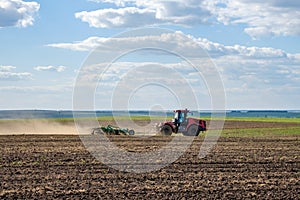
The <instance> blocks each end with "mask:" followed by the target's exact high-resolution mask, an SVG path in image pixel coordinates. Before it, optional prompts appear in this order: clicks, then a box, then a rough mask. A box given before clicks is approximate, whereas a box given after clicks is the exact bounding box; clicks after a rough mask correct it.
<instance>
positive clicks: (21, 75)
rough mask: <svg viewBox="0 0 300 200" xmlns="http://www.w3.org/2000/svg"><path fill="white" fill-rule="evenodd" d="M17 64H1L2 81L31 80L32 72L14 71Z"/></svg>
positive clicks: (0, 76)
mask: <svg viewBox="0 0 300 200" xmlns="http://www.w3.org/2000/svg"><path fill="white" fill-rule="evenodd" d="M14 69H16V67H15V66H9V65H7V66H2V65H1V66H0V81H19V80H30V79H32V76H33V75H32V74H31V73H29V72H14V71H13V70H14Z"/></svg>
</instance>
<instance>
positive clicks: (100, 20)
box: [75, 7, 157, 28]
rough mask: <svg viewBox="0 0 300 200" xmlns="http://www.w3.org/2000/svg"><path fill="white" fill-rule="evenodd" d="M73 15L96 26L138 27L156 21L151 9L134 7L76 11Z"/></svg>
mask: <svg viewBox="0 0 300 200" xmlns="http://www.w3.org/2000/svg"><path fill="white" fill-rule="evenodd" d="M75 17H76V18H79V19H81V20H82V21H84V22H88V23H89V25H90V26H92V27H97V28H110V27H138V26H143V25H145V24H151V25H153V24H156V23H157V20H156V18H155V12H154V11H153V10H150V9H139V8H135V7H127V8H119V9H112V8H110V9H101V10H96V11H91V12H87V11H83V12H79V13H76V14H75Z"/></svg>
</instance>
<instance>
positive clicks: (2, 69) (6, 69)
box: [0, 65, 16, 72]
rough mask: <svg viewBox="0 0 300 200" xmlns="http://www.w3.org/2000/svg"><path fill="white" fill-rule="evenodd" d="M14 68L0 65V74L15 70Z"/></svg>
mask: <svg viewBox="0 0 300 200" xmlns="http://www.w3.org/2000/svg"><path fill="white" fill-rule="evenodd" d="M15 68H16V67H15V66H10V65H5V66H4V65H0V72H7V71H11V70H13V69H15Z"/></svg>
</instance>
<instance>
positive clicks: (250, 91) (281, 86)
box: [51, 32, 300, 108]
mask: <svg viewBox="0 0 300 200" xmlns="http://www.w3.org/2000/svg"><path fill="white" fill-rule="evenodd" d="M100 44H101V45H104V44H105V45H104V46H102V47H104V48H99V49H97V52H98V51H99V55H103V54H104V53H112V54H113V55H118V53H119V49H126V48H127V49H128V51H130V50H132V49H137V48H139V47H141V46H148V47H151V46H156V47H157V46H161V48H162V49H163V48H164V47H168V48H166V49H173V51H174V52H177V53H179V54H180V53H181V52H183V53H184V55H188V56H190V57H191V58H193V59H194V58H198V57H197V56H199V53H198V52H197V51H196V50H197V49H198V48H197V46H201V47H202V48H203V49H204V50H206V51H207V52H208V54H209V55H210V56H211V59H212V60H213V62H214V63H215V64H216V66H217V68H218V70H219V72H220V73H221V77H222V80H223V82H224V84H225V90H226V92H227V93H228V97H229V101H230V102H239V101H241V102H245V103H243V104H241V106H242V107H245V108H246V107H247V105H251V106H250V107H253V108H258V107H254V104H255V102H257V101H255V99H254V97H258V98H262V100H259V101H261V102H264V103H263V104H262V105H261V106H260V105H259V106H260V107H259V108H264V107H268V103H267V101H268V100H267V99H268V98H272V96H276V97H280V96H281V93H284V95H285V97H284V98H285V99H288V98H293V94H295V93H299V90H298V88H299V85H300V78H299V74H300V71H299V69H300V56H299V54H290V53H288V52H285V51H283V50H281V49H275V48H269V47H248V46H242V45H233V46H228V45H224V44H220V43H216V42H212V41H209V40H208V39H205V38H195V37H193V36H191V35H184V34H183V33H182V32H174V33H164V34H160V35H146V36H139V37H124V38H112V39H109V38H98V39H97V38H96V37H93V39H90V38H89V39H86V40H84V41H82V42H78V41H77V42H75V43H64V44H53V45H51V46H55V47H59V48H67V49H71V50H78V49H80V50H86V51H88V50H91V49H93V48H95V46H97V45H100ZM150 53H151V52H150ZM152 53H153V56H152V54H151V57H153V58H155V56H158V53H157V52H156V53H155V52H152ZM144 55H145V54H141V55H140V56H141V57H142V56H144ZM141 59H142V58H140V57H139V59H138V61H139V62H140V63H139V64H143V65H144V66H147V67H148V68H150V69H151V67H150V64H151V63H143V62H142V60H141ZM162 60H164V59H162ZM123 61H124V60H123ZM158 63H159V61H158ZM158 63H156V65H158ZM125 64H126V63H118V66H119V67H118V68H116V69H117V70H115V71H107V74H106V75H105V77H103V78H104V79H102V80H103V81H104V82H105V86H107V87H110V88H111V87H113V86H114V85H116V83H117V82H118V81H119V80H121V78H122V76H121V75H120V73H121V74H122V73H123V71H122V70H126V69H127V68H126V65H127V66H137V64H136V63H135V64H134V63H131V64H129V63H127V64H126V65H125ZM166 65H170V67H172V68H176V69H182V70H178V72H179V73H180V74H183V75H184V77H187V80H189V82H190V84H191V85H194V84H197V83H198V82H197V80H199V77H195V76H192V74H193V73H192V72H190V71H188V70H187V71H185V69H186V67H184V66H182V65H180V63H176V64H174V62H173V64H171V63H167V64H166ZM200 65H201V66H202V65H204V64H203V63H202V62H200V63H199V66H200ZM105 66H107V65H105ZM160 66H165V65H164V64H163V63H161V65H160ZM176 66H177V67H176ZM202 69H203V70H205V67H202ZM90 70H91V71H88V72H87V74H89V77H87V79H89V78H91V76H90V75H94V76H95V77H94V78H99V76H97V74H99V73H97V72H98V71H97V69H96V66H95V68H91V69H90ZM145 74H146V75H147V74H148V73H145ZM163 74H168V73H167V72H164V73H163ZM204 74H206V75H207V74H209V72H205V73H204ZM148 75H149V74H148ZM152 77H153V76H152ZM140 78H143V79H145V75H144V76H140V75H138V74H135V76H132V79H133V80H139V79H140ZM171 78H172V76H171ZM96 80H97V79H96ZM174 80H177V79H174ZM174 80H170V82H168V83H170V84H171V83H172V81H174ZM165 81H166V82H167V81H169V79H168V78H167V79H166V80H165ZM285 91H292V92H285ZM235 97H236V98H237V99H235ZM287 102H292V101H291V100H290V101H287ZM277 103H278V102H277ZM274 105H275V104H274ZM276 106H277V107H278V108H281V107H280V105H279V104H276ZM248 107H249V106H248ZM230 108H235V105H233V103H232V104H231V105H230Z"/></svg>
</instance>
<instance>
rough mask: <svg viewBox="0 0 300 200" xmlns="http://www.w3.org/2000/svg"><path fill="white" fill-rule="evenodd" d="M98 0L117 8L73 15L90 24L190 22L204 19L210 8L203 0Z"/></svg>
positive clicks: (197, 22) (131, 25)
mask: <svg viewBox="0 0 300 200" xmlns="http://www.w3.org/2000/svg"><path fill="white" fill-rule="evenodd" d="M93 1H95V2H99V3H114V4H115V5H116V6H118V7H119V8H105V9H99V10H95V11H82V12H78V13H75V17H76V18H79V19H81V20H82V21H84V22H87V23H89V25H90V26H92V27H97V28H113V27H140V26H149V25H157V24H178V25H184V26H191V25H194V24H203V23H207V21H208V18H209V17H210V12H209V11H208V10H206V9H204V8H203V6H202V1H199V0H187V1H178V0H173V1H161V0H159V1H154V2H153V1H151V2H150V1H146V0H136V1H135V0H120V1H112V0H93Z"/></svg>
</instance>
